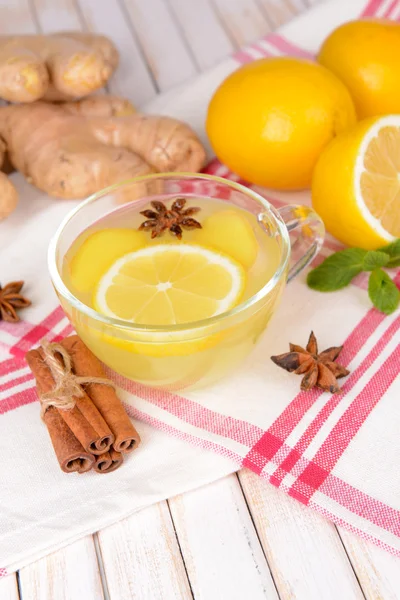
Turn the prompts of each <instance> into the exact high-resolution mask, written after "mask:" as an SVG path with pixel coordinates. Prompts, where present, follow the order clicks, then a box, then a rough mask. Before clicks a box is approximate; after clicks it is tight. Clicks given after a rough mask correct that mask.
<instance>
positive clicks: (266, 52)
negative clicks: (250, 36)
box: [251, 43, 272, 57]
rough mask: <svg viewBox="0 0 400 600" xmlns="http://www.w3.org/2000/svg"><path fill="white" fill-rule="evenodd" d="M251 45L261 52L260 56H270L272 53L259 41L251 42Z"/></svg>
mask: <svg viewBox="0 0 400 600" xmlns="http://www.w3.org/2000/svg"><path fill="white" fill-rule="evenodd" d="M251 47H252V48H254V49H255V50H257V52H259V53H260V54H261V57H269V56H272V53H271V52H270V51H269V50H267V48H264V46H262V44H260V43H255V44H252V45H251Z"/></svg>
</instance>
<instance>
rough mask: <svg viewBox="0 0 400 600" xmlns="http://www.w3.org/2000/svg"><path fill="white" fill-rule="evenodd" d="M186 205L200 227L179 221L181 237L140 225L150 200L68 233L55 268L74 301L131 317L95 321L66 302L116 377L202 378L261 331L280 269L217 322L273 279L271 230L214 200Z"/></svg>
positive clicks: (165, 383) (234, 360)
mask: <svg viewBox="0 0 400 600" xmlns="http://www.w3.org/2000/svg"><path fill="white" fill-rule="evenodd" d="M157 200H161V201H163V199H162V198H157ZM172 202H173V199H171V200H167V201H165V205H166V207H167V208H170V207H171V204H172ZM194 206H196V207H200V208H201V210H200V211H199V212H198V213H196V214H193V215H192V217H193V218H195V219H196V220H198V221H199V222H200V223H201V225H202V228H201V229H190V230H185V229H183V233H182V239H181V240H178V239H177V238H176V237H175V236H173V235H171V233H170V232H169V231H168V230H167V231H165V232H164V233H163V235H162V236H160V237H155V238H154V239H152V238H151V231H150V230H149V231H140V230H139V226H140V224H141V223H143V221H145V220H146V217H144V216H143V215H141V214H140V211H142V210H145V209H147V210H149V209H151V210H153V209H152V207H151V205H150V201H149V199H147V200H146V201H145V202H135V203H132V204H130V205H129V206H124V207H122V208H121V209H119V210H116V211H114V212H112V213H111V214H109V215H107V216H106V217H104V218H103V219H101V220H99V221H98V222H96V223H95V224H93V225H92V226H90V227H88V228H87V229H86V230H85V231H84V232H83V233H82V234H81V235H80V236H79V237H78V238H77V239H76V240H75V242H74V243H73V244H72V246H71V247H70V248H69V250H68V252H67V253H66V255H65V258H64V263H63V269H62V276H63V279H64V283H65V284H66V285H67V287H68V288H69V290H70V291H71V292H72V294H73V295H74V296H75V297H76V298H78V299H79V300H80V301H81V302H83V303H84V304H86V305H87V306H89V307H91V308H94V309H95V310H96V311H98V312H101V313H103V314H104V315H106V316H108V317H113V318H118V319H123V320H124V321H125V322H129V323H130V324H131V327H129V326H128V327H124V326H121V325H118V324H105V323H100V322H99V321H97V320H95V319H92V318H91V317H89V316H86V315H84V314H82V313H79V312H78V311H76V310H75V309H74V308H71V307H69V306H65V305H64V308H65V310H66V311H67V313H68V314H69V316H70V318H71V321H72V322H73V324H74V326H75V328H76V330H77V333H78V334H79V335H80V337H81V338H82V339H83V340H84V342H85V343H86V344H87V345H88V346H89V347H90V348H91V350H92V351H93V352H94V353H95V354H96V355H97V356H98V357H99V358H100V359H101V360H103V361H104V363H106V364H107V365H108V366H110V367H111V368H112V369H114V370H115V371H117V372H118V373H120V374H122V375H124V376H126V377H128V378H130V379H133V380H136V381H139V382H142V383H144V384H148V385H152V386H157V387H163V388H167V389H171V390H179V389H182V388H187V387H190V388H192V387H198V386H200V385H201V386H202V385H205V384H208V383H210V382H212V381H214V380H216V379H219V378H220V377H221V376H222V375H224V374H225V373H227V372H229V371H230V370H232V369H235V368H236V367H237V366H238V365H239V364H240V363H241V362H242V361H243V359H244V357H245V356H246V355H247V354H248V353H249V351H250V350H251V348H252V347H253V346H254V344H255V343H256V341H257V340H258V338H259V336H260V334H261V333H262V331H263V330H264V329H265V327H266V325H267V323H268V321H269V318H270V317H271V315H272V312H273V310H274V308H275V305H276V302H277V300H278V298H279V296H280V292H281V288H282V286H283V283H284V277H283V278H281V282H280V283H278V284H277V285H276V286H275V287H274V288H273V289H272V291H271V292H270V293H269V294H268V295H267V296H266V297H264V298H262V299H260V300H259V301H257V302H255V303H254V304H253V305H252V306H250V307H248V308H247V309H245V310H244V311H242V312H241V313H240V314H231V315H230V316H228V317H226V318H223V319H220V320H219V319H218V314H220V313H221V312H226V311H227V310H231V309H234V308H235V307H236V306H238V305H241V304H242V303H244V302H246V300H249V299H250V298H251V297H253V296H254V295H255V294H257V292H258V291H260V290H261V288H263V287H264V285H265V284H266V283H267V282H268V281H269V280H270V279H271V278H272V277H273V275H274V274H275V272H276V270H277V268H278V266H279V263H280V257H281V248H280V242H279V236H274V235H269V234H268V233H267V231H266V229H265V227H264V225H263V224H262V223H260V222H259V221H258V219H257V217H256V216H255V215H254V214H252V213H250V212H249V211H247V210H245V209H243V208H239V207H237V206H235V205H232V204H227V203H226V202H224V201H222V200H216V199H211V198H193V199H188V200H187V202H186V204H185V206H184V208H183V210H186V209H187V208H190V207H194ZM64 304H65V303H64ZM210 317H212V319H211V321H209V320H207V319H209V318H210ZM199 320H203V324H202V326H201V327H198V326H195V322H196V321H199ZM135 325H138V326H139V327H138V328H137V329H135ZM157 327H158V328H159V330H157Z"/></svg>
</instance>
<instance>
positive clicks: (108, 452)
mask: <svg viewBox="0 0 400 600" xmlns="http://www.w3.org/2000/svg"><path fill="white" fill-rule="evenodd" d="M26 361H27V363H28V365H29V367H30V369H31V371H32V373H33V374H34V376H35V379H36V386H37V391H38V395H39V399H40V401H41V403H42V418H43V421H44V423H45V424H46V426H47V429H48V432H49V435H50V439H51V442H52V444H53V448H54V451H55V454H56V456H57V459H58V462H59V463H60V467H61V469H62V470H63V471H64V472H66V473H71V472H74V471H75V472H78V473H84V472H86V471H90V469H92V468H93V469H94V470H95V471H96V472H98V473H109V472H111V471H115V469H117V468H118V467H120V466H121V464H122V462H123V456H124V455H125V454H128V453H130V452H132V451H133V450H135V448H137V446H138V445H139V443H140V437H139V434H138V433H137V431H136V429H135V428H134V426H133V425H132V423H131V421H130V419H129V417H128V415H127V414H126V412H125V410H124V408H123V406H122V403H121V401H120V400H119V398H118V397H117V395H116V393H115V389H114V386H113V384H112V383H111V381H109V380H108V379H107V378H106V375H105V372H104V370H103V367H102V365H101V363H100V361H99V360H98V359H97V358H96V357H95V356H94V355H93V354H92V352H91V351H90V350H89V349H88V348H87V347H86V346H85V344H84V343H83V342H82V340H81V339H80V338H79V337H78V336H77V335H74V336H71V337H68V338H65V339H63V340H62V341H61V342H60V343H59V344H50V343H48V342H47V343H46V342H44V343H42V345H41V347H39V348H37V349H35V350H30V351H29V352H28V353H27V355H26Z"/></svg>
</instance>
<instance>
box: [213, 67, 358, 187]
mask: <svg viewBox="0 0 400 600" xmlns="http://www.w3.org/2000/svg"><path fill="white" fill-rule="evenodd" d="M355 121H356V116H355V109H354V105H353V101H352V99H351V96H350V94H349V92H348V91H347V89H346V87H345V86H344V85H343V83H342V82H341V81H340V80H339V79H338V78H337V77H336V75H334V74H333V73H331V72H330V71H329V70H328V69H325V68H324V67H321V66H320V65H318V64H316V63H313V62H310V61H307V60H300V59H296V58H286V57H282V58H266V59H261V60H256V61H254V62H252V63H249V64H247V65H245V66H243V67H241V68H240V69H238V70H237V71H235V72H234V73H232V74H231V75H230V76H229V77H228V78H227V79H226V80H225V81H224V82H223V83H222V85H221V86H220V87H219V88H218V89H217V91H216V92H215V94H214V96H213V98H212V100H211V102H210V105H209V108H208V115H207V123H206V128H207V134H208V137H209V139H210V142H211V146H212V147H213V149H214V151H215V153H216V155H217V156H218V158H219V159H220V160H221V161H222V162H223V163H225V164H226V165H227V166H228V167H229V168H230V169H231V170H232V171H234V172H235V173H238V174H239V175H240V176H241V177H243V178H244V179H246V180H248V181H250V182H252V183H255V184H258V185H262V186H265V187H271V188H276V189H282V190H291V189H301V188H306V187H309V185H310V183H311V175H312V170H313V168H314V166H315V163H316V161H317V159H318V157H319V155H320V153H321V150H322V149H323V148H324V147H325V146H326V145H327V144H328V142H329V141H330V140H331V139H332V138H333V137H335V135H337V134H338V133H340V132H341V131H343V130H346V129H347V128H348V127H350V126H352V125H353V124H354V123H355Z"/></svg>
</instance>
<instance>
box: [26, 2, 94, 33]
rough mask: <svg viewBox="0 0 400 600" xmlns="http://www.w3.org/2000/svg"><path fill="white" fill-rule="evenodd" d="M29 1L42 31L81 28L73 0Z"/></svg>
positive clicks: (50, 31) (78, 29)
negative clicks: (55, 0)
mask: <svg viewBox="0 0 400 600" xmlns="http://www.w3.org/2000/svg"><path fill="white" fill-rule="evenodd" d="M31 3H32V7H33V10H34V12H35V15H36V20H37V22H38V24H39V27H40V29H41V31H42V32H43V33H52V32H54V31H66V30H68V29H70V30H77V31H80V30H81V29H82V22H81V20H80V18H79V13H78V11H77V10H76V4H75V2H74V0H57V2H54V0H31Z"/></svg>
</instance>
